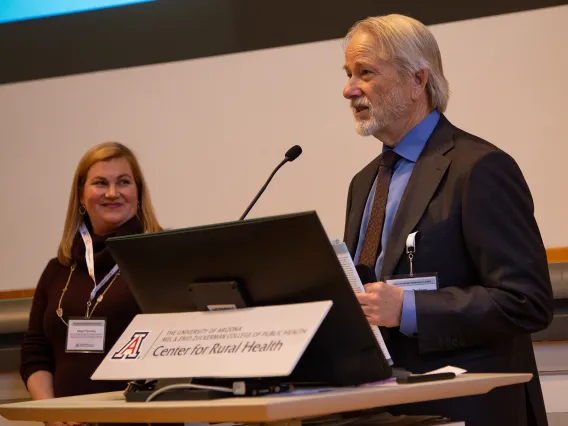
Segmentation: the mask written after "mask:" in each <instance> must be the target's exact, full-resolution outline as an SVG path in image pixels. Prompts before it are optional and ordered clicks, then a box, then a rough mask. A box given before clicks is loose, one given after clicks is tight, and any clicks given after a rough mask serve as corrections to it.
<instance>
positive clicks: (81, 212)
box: [79, 204, 87, 216]
mask: <svg viewBox="0 0 568 426" xmlns="http://www.w3.org/2000/svg"><path fill="white" fill-rule="evenodd" d="M85 213H87V209H86V208H85V206H84V205H82V204H81V205H80V206H79V214H80V215H81V216H84V215H85Z"/></svg>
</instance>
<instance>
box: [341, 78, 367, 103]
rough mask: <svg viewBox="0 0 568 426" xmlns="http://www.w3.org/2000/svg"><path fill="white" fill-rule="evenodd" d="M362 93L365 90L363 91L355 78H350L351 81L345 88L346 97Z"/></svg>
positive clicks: (353, 96)
mask: <svg viewBox="0 0 568 426" xmlns="http://www.w3.org/2000/svg"><path fill="white" fill-rule="evenodd" d="M362 94H363V92H361V89H360V88H359V85H358V84H357V82H356V81H354V79H350V80H349V83H347V85H346V86H345V87H344V88H343V97H344V98H345V99H352V98H358V97H359V96H361V95H362Z"/></svg>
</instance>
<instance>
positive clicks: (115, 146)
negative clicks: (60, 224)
mask: <svg viewBox="0 0 568 426" xmlns="http://www.w3.org/2000/svg"><path fill="white" fill-rule="evenodd" d="M113 158H124V159H126V160H127V161H128V163H129V164H130V167H131V168H132V173H133V175H134V176H133V177H134V181H135V182H136V187H137V189H138V202H139V205H140V208H139V211H138V217H139V218H140V221H141V222H142V224H143V226H144V231H145V232H156V231H161V230H162V227H161V226H160V224H159V223H158V219H157V218H156V214H155V213H154V207H153V206H152V202H151V200H150V192H149V190H148V187H147V186H146V181H145V179H144V175H143V174H142V170H141V169H140V165H139V164H138V160H137V159H136V156H135V155H134V153H133V152H132V151H131V150H130V149H129V148H127V147H126V146H124V145H122V144H121V143H118V142H104V143H101V144H99V145H95V146H94V147H92V148H91V149H89V150H88V151H87V152H86V153H85V155H83V158H81V160H80V161H79V165H78V166H77V169H76V170H75V176H74V177H73V184H72V186H71V194H70V196H69V205H68V207H67V217H66V218H65V226H64V228H63V236H62V237H61V242H60V243H59V250H58V251H57V258H58V259H59V261H60V262H61V263H62V264H64V265H70V264H71V262H72V259H71V251H72V248H73V240H74V239H75V235H76V234H77V232H78V231H79V227H80V226H81V223H82V222H83V218H82V216H81V213H80V212H79V208H80V207H81V204H80V203H81V195H82V193H83V189H84V186H85V181H86V179H87V173H88V172H89V169H90V168H91V167H92V166H93V164H95V163H98V162H99V161H109V160H112V159H113Z"/></svg>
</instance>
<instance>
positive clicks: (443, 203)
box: [343, 15, 553, 426]
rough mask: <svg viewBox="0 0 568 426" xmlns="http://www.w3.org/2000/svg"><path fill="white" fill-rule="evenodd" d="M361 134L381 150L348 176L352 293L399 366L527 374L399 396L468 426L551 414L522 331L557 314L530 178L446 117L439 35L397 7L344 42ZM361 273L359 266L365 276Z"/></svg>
mask: <svg viewBox="0 0 568 426" xmlns="http://www.w3.org/2000/svg"><path fill="white" fill-rule="evenodd" d="M345 42H346V43H345V71H346V74H347V83H346V85H345V88H344V90H343V95H344V97H345V98H346V99H348V100H349V101H350V106H351V109H352V112H353V115H354V118H355V123H356V129H357V132H358V133H359V134H360V135H362V136H371V135H372V136H374V137H375V138H377V139H378V140H380V141H381V142H382V144H383V148H382V154H381V155H379V156H378V157H377V158H375V159H374V160H373V161H371V162H370V163H369V164H368V165H367V166H365V167H364V168H363V169H362V170H361V171H359V173H357V174H356V175H355V177H354V178H353V179H352V181H351V184H350V187H349V193H348V198H347V211H346V224H345V237H344V240H345V242H346V244H347V246H348V248H349V250H350V253H351V255H352V257H353V260H354V263H355V264H356V265H358V269H359V270H363V271H365V270H366V271H367V272H368V273H367V277H372V276H373V275H374V277H373V278H370V279H367V280H366V281H367V285H366V293H364V294H361V295H359V296H358V297H359V302H360V303H361V305H362V307H363V310H364V312H365V314H366V316H367V318H368V320H369V322H370V323H371V324H372V325H378V326H382V327H385V328H386V331H387V332H388V341H387V346H388V349H389V352H390V353H391V355H392V358H393V360H394V363H395V367H402V368H405V369H407V370H409V371H411V372H413V373H424V372H426V371H430V370H434V369H437V368H440V367H443V366H446V365H453V366H457V367H461V368H464V369H466V370H467V371H468V372H503V373H507V372H530V373H532V374H533V375H534V376H533V379H532V380H531V381H530V382H529V383H527V384H525V385H516V386H510V387H504V388H500V389H496V390H494V391H492V392H490V393H489V394H487V395H481V396H474V397H464V398H454V399H450V400H442V401H434V402H428V403H420V404H412V405H405V406H398V407H393V412H396V413H405V414H440V415H444V416H447V417H450V418H456V419H463V420H465V421H466V424H467V425H470V426H477V425H479V426H481V425H483V426H489V425H515V426H525V425H546V424H547V420H546V413H545V408H544V403H543V397H542V392H541V388H540V383H539V378H538V373H537V368H536V364H535V359H534V353H533V349H532V343H531V338H530V334H531V333H533V332H536V331H538V330H542V329H544V328H546V327H547V326H548V324H549V323H550V321H551V320H552V310H553V297H552V290H551V284H550V278H549V275H548V265H547V259H546V252H545V249H544V246H543V242H542V239H541V236H540V232H539V229H538V226H537V224H536V221H535V218H534V215H533V202H532V198H531V194H530V191H529V188H528V186H527V183H526V182H525V180H524V178H523V175H522V173H521V171H520V169H519V167H518V166H517V164H516V163H515V161H514V160H513V159H512V158H511V157H510V156H509V155H508V154H507V153H505V152H503V151H502V150H500V149H499V148H497V147H496V146H494V145H492V144H491V143H489V142H487V141H484V140H482V139H480V138H478V137H476V136H473V135H471V134H468V133H466V132H464V131H462V130H460V129H458V128H457V127H455V126H454V125H453V124H451V123H450V122H449V121H448V119H447V118H446V117H445V115H444V111H445V109H446V106H447V103H448V98H449V88H448V82H447V80H446V78H445V76H444V73H443V69H442V61H441V55H440V52H439V50H438V46H437V43H436V40H435V38H434V36H433V35H432V34H431V33H430V31H429V30H428V29H427V28H426V27H425V26H424V25H423V24H422V23H420V22H418V21H416V20H414V19H411V18H408V17H405V16H401V15H388V16H380V17H372V18H367V19H365V20H363V21H360V22H357V23H356V24H355V25H354V26H353V27H352V28H351V29H350V31H349V32H348V34H347V36H346V39H345ZM362 279H363V277H362Z"/></svg>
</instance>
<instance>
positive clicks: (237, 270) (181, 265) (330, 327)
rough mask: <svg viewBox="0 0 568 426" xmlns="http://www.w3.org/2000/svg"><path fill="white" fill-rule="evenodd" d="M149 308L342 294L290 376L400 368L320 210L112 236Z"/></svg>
mask: <svg viewBox="0 0 568 426" xmlns="http://www.w3.org/2000/svg"><path fill="white" fill-rule="evenodd" d="M107 245H108V247H109V248H110V251H111V253H112V255H113V257H114V259H115V260H116V262H117V263H118V265H119V267H120V270H121V274H122V276H123V277H124V278H125V279H126V281H127V282H128V283H129V286H130V288H131V290H132V293H133V295H134V297H135V299H136V301H137V302H138V304H139V306H140V308H141V310H142V312H143V313H168V312H187V311H198V310H205V309H207V307H208V306H209V307H211V305H227V304H229V305H235V306H236V307H237V308H239V307H245V306H246V307H255V306H268V305H281V304H290V303H304V302H313V301H322V300H332V301H333V306H332V308H331V309H330V311H329V313H328V315H327V317H326V318H325V319H324V321H323V322H322V324H321V326H320V328H319V330H318V331H317V332H316V334H315V336H314V338H313V340H312V341H311V343H310V344H309V345H308V347H307V348H306V351H305V353H304V355H303V356H302V358H301V359H300V361H299V362H298V364H297V366H296V368H295V369H294V371H293V372H292V374H291V376H290V377H287V378H286V381H288V382H294V383H300V382H301V383H306V382H308V383H314V382H315V383H325V384H330V385H334V386H349V385H358V384H362V383H369V382H373V381H379V380H384V379H386V378H389V377H391V375H392V371H391V368H390V366H389V364H388V362H387V361H386V359H385V357H384V356H383V353H382V352H381V349H380V347H379V345H378V343H377V341H376V339H375V336H374V335H373V332H372V330H371V327H370V325H369V323H368V322H367V319H366V317H365V315H364V313H363V311H362V309H361V306H360V305H359V303H358V301H357V298H356V296H355V294H354V292H353V290H352V289H351V286H350V284H349V281H348V279H347V277H346V276H345V273H344V272H343V269H342V267H341V265H340V263H339V260H338V258H337V256H336V254H335V251H334V249H333V246H332V244H331V242H330V240H329V238H328V236H327V235H326V233H325V230H324V228H323V226H322V224H321V222H320V220H319V218H318V216H317V214H316V212H303V213H297V214H289V215H282V216H273V217H264V218H259V219H249V220H245V221H235V222H228V223H220V224H214V225H207V226H198V227H193V228H185V229H175V230H167V231H162V232H156V233H146V234H139V235H131V236H125V237H116V238H110V239H109V240H108V241H107Z"/></svg>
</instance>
